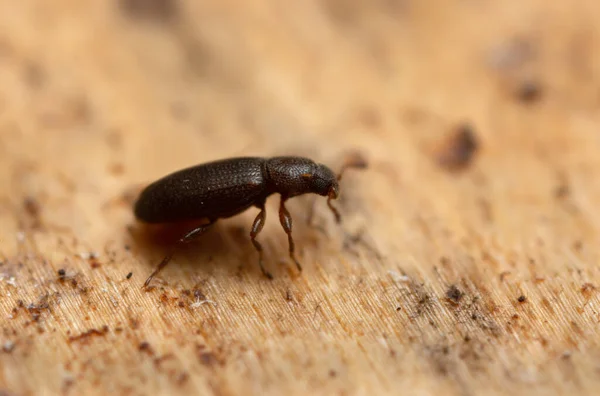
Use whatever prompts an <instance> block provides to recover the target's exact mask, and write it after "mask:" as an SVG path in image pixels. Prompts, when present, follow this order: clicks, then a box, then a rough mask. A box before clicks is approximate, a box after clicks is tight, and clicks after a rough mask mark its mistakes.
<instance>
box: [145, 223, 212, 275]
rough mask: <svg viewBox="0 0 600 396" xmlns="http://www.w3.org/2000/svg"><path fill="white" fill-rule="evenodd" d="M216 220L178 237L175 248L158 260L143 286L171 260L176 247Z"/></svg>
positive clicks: (203, 230)
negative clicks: (158, 262) (156, 265)
mask: <svg viewBox="0 0 600 396" xmlns="http://www.w3.org/2000/svg"><path fill="white" fill-rule="evenodd" d="M215 221H216V220H210V222H209V223H208V224H204V225H201V226H199V227H196V228H194V229H193V230H191V231H190V232H188V233H187V234H185V235H184V236H183V237H182V238H181V239H179V241H177V245H176V246H175V248H173V249H172V250H171V251H170V252H169V254H167V255H166V256H165V257H164V258H163V259H162V261H161V262H160V264H158V267H156V269H155V270H154V271H152V273H151V274H150V276H149V277H148V279H146V282H144V287H148V285H149V284H150V282H151V281H152V279H154V277H155V276H156V275H157V274H158V273H159V272H160V271H162V270H163V268H165V267H166V266H167V264H169V262H170V261H171V259H172V258H173V255H174V254H175V250H176V249H177V248H178V247H181V246H182V245H185V244H187V243H189V242H191V241H192V240H194V239H196V238H198V237H199V236H200V235H202V234H204V233H205V232H206V231H207V230H208V229H209V228H210V226H212V225H213V224H214V223H215Z"/></svg>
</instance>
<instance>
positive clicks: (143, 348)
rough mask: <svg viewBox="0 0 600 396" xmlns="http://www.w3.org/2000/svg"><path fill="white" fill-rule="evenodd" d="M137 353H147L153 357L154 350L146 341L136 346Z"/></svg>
mask: <svg viewBox="0 0 600 396" xmlns="http://www.w3.org/2000/svg"><path fill="white" fill-rule="evenodd" d="M138 351H140V352H144V353H147V354H148V355H150V356H153V355H154V350H153V349H152V346H151V345H150V343H149V342H148V341H142V342H140V344H139V345H138Z"/></svg>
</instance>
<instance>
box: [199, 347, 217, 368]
mask: <svg viewBox="0 0 600 396" xmlns="http://www.w3.org/2000/svg"><path fill="white" fill-rule="evenodd" d="M198 360H199V361H200V363H202V364H203V365H205V366H208V367H214V366H217V365H221V364H222V362H221V361H220V360H219V358H218V357H217V355H215V354H214V353H213V352H211V351H207V350H205V349H204V348H203V347H202V346H200V347H199V348H198Z"/></svg>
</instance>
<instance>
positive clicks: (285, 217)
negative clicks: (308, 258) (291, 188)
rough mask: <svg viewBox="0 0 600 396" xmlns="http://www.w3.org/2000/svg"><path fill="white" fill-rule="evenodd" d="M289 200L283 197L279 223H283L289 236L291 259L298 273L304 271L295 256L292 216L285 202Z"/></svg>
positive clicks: (280, 205)
mask: <svg viewBox="0 0 600 396" xmlns="http://www.w3.org/2000/svg"><path fill="white" fill-rule="evenodd" d="M286 200H287V198H285V197H283V196H282V197H281V203H280V204H279V221H280V222H281V226H282V227H283V230H284V231H285V233H286V234H287V236H288V243H289V246H290V258H291V259H292V260H294V263H296V267H298V271H302V266H301V265H300V263H299V262H298V260H297V259H296V255H295V254H294V239H293V238H292V216H290V212H288V210H287V209H286V208H285V201H286Z"/></svg>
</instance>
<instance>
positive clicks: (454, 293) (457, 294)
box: [446, 285, 464, 304]
mask: <svg viewBox="0 0 600 396" xmlns="http://www.w3.org/2000/svg"><path fill="white" fill-rule="evenodd" d="M463 296H464V293H463V292H462V291H460V289H459V288H458V287H456V285H450V287H449V288H448V290H446V299H447V300H448V301H450V302H451V303H453V304H458V303H459V302H460V300H461V299H462V298H463Z"/></svg>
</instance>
